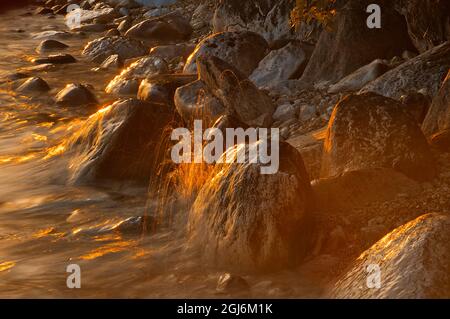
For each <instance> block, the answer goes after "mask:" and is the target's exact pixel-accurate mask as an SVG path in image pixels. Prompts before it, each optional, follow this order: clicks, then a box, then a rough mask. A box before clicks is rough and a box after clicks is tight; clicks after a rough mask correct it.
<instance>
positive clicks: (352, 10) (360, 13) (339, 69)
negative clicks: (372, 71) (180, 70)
mask: <svg viewBox="0 0 450 319" xmlns="http://www.w3.org/2000/svg"><path fill="white" fill-rule="evenodd" d="M371 3H372V2H371V1H370V0H349V1H348V2H347V3H346V5H345V6H344V7H343V8H341V9H340V10H338V12H337V16H336V18H335V20H334V22H333V24H332V25H331V26H330V28H331V29H332V30H333V31H330V30H324V31H322V34H321V36H320V38H319V42H318V43H317V45H316V48H315V50H314V52H313V54H312V56H311V59H310V61H309V63H308V65H307V67H306V69H305V72H304V73H303V76H302V78H301V79H302V81H303V82H304V83H305V85H311V84H314V83H316V84H317V83H320V82H330V83H335V82H337V81H339V80H341V79H342V78H343V77H345V76H347V75H349V74H351V73H352V72H354V71H356V70H357V69H359V68H360V67H362V66H364V65H366V64H368V63H370V62H372V61H373V60H375V59H380V58H381V59H383V58H384V59H390V58H392V57H394V56H396V55H401V54H402V52H403V51H404V50H406V49H408V48H410V47H411V46H412V45H411V43H410V40H409V36H408V31H407V28H406V23H405V22H404V18H403V17H402V16H400V15H399V14H398V13H397V12H396V11H395V10H394V9H393V8H392V1H381V2H380V1H379V3H382V7H383V27H382V28H379V29H377V28H374V29H370V28H367V27H366V25H367V22H366V20H367V16H368V14H367V13H366V8H367V6H368V5H369V4H371Z"/></svg>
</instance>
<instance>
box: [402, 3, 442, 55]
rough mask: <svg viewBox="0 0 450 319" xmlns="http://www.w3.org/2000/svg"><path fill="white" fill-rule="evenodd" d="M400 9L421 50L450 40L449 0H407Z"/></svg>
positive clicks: (414, 40) (410, 32) (415, 42)
mask: <svg viewBox="0 0 450 319" xmlns="http://www.w3.org/2000/svg"><path fill="white" fill-rule="evenodd" d="M399 7H400V8H399V11H400V13H402V14H403V15H404V16H405V18H406V22H407V24H408V32H409V35H410V37H411V39H412V41H413V43H414V45H415V47H416V48H417V49H418V50H419V51H420V52H425V51H427V50H429V49H432V48H433V47H434V46H436V45H439V44H441V43H443V42H445V41H448V40H450V3H449V2H448V1H433V0H406V1H402V2H400V3H399Z"/></svg>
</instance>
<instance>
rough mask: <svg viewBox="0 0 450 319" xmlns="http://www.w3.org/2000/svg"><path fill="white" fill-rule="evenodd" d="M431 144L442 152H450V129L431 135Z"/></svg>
mask: <svg viewBox="0 0 450 319" xmlns="http://www.w3.org/2000/svg"><path fill="white" fill-rule="evenodd" d="M430 144H431V146H433V147H435V148H437V149H438V150H440V151H441V152H446V153H450V129H446V130H443V131H440V132H438V133H436V134H433V135H432V136H431V137H430Z"/></svg>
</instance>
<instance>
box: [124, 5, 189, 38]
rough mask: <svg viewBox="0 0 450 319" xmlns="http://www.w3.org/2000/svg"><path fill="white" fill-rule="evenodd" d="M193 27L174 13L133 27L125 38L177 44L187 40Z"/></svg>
mask: <svg viewBox="0 0 450 319" xmlns="http://www.w3.org/2000/svg"><path fill="white" fill-rule="evenodd" d="M191 34H192V27H191V25H190V24H189V21H188V20H186V19H185V18H184V17H183V16H182V15H181V14H180V13H178V12H172V13H168V14H166V15H163V16H160V17H154V18H150V19H147V20H144V21H142V22H140V23H138V24H136V25H134V26H132V27H131V28H130V29H129V30H128V31H127V32H126V33H125V36H126V37H129V38H134V39H139V40H143V41H146V42H164V43H170V42H176V41H182V40H187V39H188V38H189V36H190V35H191Z"/></svg>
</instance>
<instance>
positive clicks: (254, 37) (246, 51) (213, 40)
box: [183, 31, 268, 76]
mask: <svg viewBox="0 0 450 319" xmlns="http://www.w3.org/2000/svg"><path fill="white" fill-rule="evenodd" d="M267 52H268V45H267V42H266V41H265V40H264V38H262V37H261V36H260V35H259V34H256V33H254V32H247V31H242V32H222V33H217V34H213V35H211V36H209V37H207V38H206V39H204V40H203V41H201V42H200V43H199V44H198V45H197V47H196V48H195V50H194V52H193V53H192V54H191V56H190V57H189V58H188V60H187V61H186V65H185V67H184V70H183V72H184V73H196V72H197V64H196V62H197V58H199V57H209V56H216V57H219V58H221V59H222V60H224V61H226V62H228V63H229V64H231V65H233V66H234V67H235V68H236V69H238V70H239V71H241V72H242V73H243V74H244V75H245V76H249V75H250V74H251V73H252V72H253V70H254V69H255V68H256V67H257V66H258V63H259V61H261V59H262V58H264V56H265V55H266V54H267Z"/></svg>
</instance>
